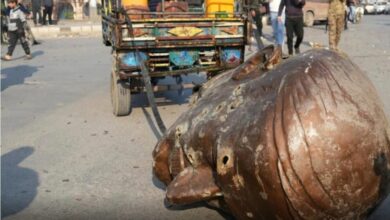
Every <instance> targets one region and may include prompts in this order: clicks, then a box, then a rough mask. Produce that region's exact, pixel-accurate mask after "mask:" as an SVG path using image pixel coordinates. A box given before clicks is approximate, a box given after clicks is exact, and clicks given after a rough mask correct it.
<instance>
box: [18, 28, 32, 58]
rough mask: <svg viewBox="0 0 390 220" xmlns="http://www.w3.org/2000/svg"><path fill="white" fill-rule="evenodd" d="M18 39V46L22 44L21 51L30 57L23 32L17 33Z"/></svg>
mask: <svg viewBox="0 0 390 220" xmlns="http://www.w3.org/2000/svg"><path fill="white" fill-rule="evenodd" d="M18 38H19V39H20V44H22V47H23V50H24V52H25V53H26V55H30V53H31V52H30V47H29V46H28V41H27V38H26V34H25V32H24V31H23V32H19V33H18Z"/></svg>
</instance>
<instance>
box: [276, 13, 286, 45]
mask: <svg viewBox="0 0 390 220" xmlns="http://www.w3.org/2000/svg"><path fill="white" fill-rule="evenodd" d="M283 21H284V19H282V21H281V22H279V21H278V20H277V19H276V22H277V23H276V24H277V28H276V43H277V44H278V45H280V46H282V47H283V43H284V22H283Z"/></svg>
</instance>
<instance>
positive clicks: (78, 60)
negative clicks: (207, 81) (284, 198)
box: [1, 15, 390, 220]
mask: <svg viewBox="0 0 390 220" xmlns="http://www.w3.org/2000/svg"><path fill="white" fill-rule="evenodd" d="M265 33H266V34H270V33H271V31H270V29H269V27H267V28H265ZM389 36H390V16H385V15H382V16H366V17H364V20H363V23H361V24H358V25H350V29H349V30H348V31H345V32H343V36H342V41H341V48H342V49H343V50H344V51H345V52H346V53H347V54H348V55H349V56H350V57H351V58H352V60H353V61H355V62H356V63H357V64H358V65H359V66H360V67H361V68H362V69H363V70H364V71H366V72H367V74H368V76H369V78H370V79H371V80H372V82H373V83H374V85H375V87H376V88H377V90H378V93H379V95H380V97H381V99H382V101H383V102H384V108H385V111H386V114H387V116H388V117H389V118H390V87H389V85H390V77H389V75H390V71H389V63H390V38H389ZM309 42H318V43H322V44H325V45H327V35H326V34H325V33H324V26H323V25H319V26H315V27H313V28H307V29H305V39H304V43H303V47H302V51H304V50H307V49H309ZM32 51H33V55H34V59H33V60H28V61H27V60H24V59H23V58H22V56H23V52H22V49H21V47H20V46H18V47H17V49H16V51H15V54H14V57H15V58H17V59H16V60H14V61H12V62H2V67H1V101H2V105H1V132H2V139H1V141H2V152H1V171H2V172H1V199H2V201H1V206H2V217H6V219H10V220H11V219H23V220H24V219H224V217H223V216H222V215H221V214H219V213H218V212H216V211H215V210H212V209H209V208H206V207H204V206H201V205H196V206H192V207H183V208H167V207H166V206H165V204H164V188H163V185H162V184H161V183H160V182H158V181H157V180H155V179H154V178H153V175H152V157H151V153H152V150H153V148H154V145H155V144H156V142H157V139H158V138H159V137H160V135H161V134H160V133H159V132H158V129H157V127H156V125H155V123H154V121H153V118H152V117H151V115H152V114H151V111H150V109H149V108H148V107H147V101H146V97H145V95H135V96H134V97H133V100H132V103H133V106H134V108H133V110H132V113H131V115H130V116H128V117H120V118H116V117H114V116H113V115H112V113H111V104H110V97H109V76H110V75H109V74H110V69H111V66H110V65H111V58H110V48H108V47H104V46H103V45H102V43H101V39H99V38H63V39H52V40H44V41H43V42H42V44H41V45H38V46H34V47H33V48H32ZM4 53H5V48H2V55H3V54H4ZM201 80H203V78H202V76H195V75H194V76H190V77H186V79H185V81H186V82H191V81H201ZM166 82H167V83H169V82H168V81H166ZM190 94H191V91H190V90H185V91H184V92H183V94H179V93H178V92H177V91H169V92H163V93H158V97H159V98H158V101H159V103H160V111H161V115H162V118H163V119H164V121H165V123H166V124H167V125H168V126H169V125H170V124H172V123H173V122H174V121H175V119H176V118H178V116H179V115H180V113H182V112H183V111H185V110H186V108H187V102H188V98H189V96H190ZM372 219H390V199H387V200H385V203H384V204H383V206H382V207H381V208H380V209H379V210H378V211H377V212H376V213H374V215H373V216H372Z"/></svg>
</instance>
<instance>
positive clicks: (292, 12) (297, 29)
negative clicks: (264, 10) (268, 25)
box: [278, 0, 306, 56]
mask: <svg viewBox="0 0 390 220" xmlns="http://www.w3.org/2000/svg"><path fill="white" fill-rule="evenodd" d="M305 3H306V1H305V0H282V1H281V2H280V5H279V12H278V19H279V21H280V22H282V17H281V16H282V13H283V9H284V7H286V21H285V25H286V33H287V34H286V35H287V46H288V54H289V55H290V56H292V55H293V39H294V33H295V35H296V36H297V40H296V41H295V45H294V49H295V54H299V53H300V50H299V46H300V45H301V43H302V40H303V10H302V8H303V6H304V5H305Z"/></svg>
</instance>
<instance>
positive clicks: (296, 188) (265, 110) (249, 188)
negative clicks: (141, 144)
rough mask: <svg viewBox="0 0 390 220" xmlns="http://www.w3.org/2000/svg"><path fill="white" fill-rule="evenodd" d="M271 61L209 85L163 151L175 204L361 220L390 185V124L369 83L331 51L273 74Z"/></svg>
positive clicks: (162, 172) (161, 163)
mask: <svg viewBox="0 0 390 220" xmlns="http://www.w3.org/2000/svg"><path fill="white" fill-rule="evenodd" d="M262 59H263V58H262V56H257V57H253V58H251V59H250V60H248V61H247V62H246V63H245V64H244V65H242V66H240V67H239V68H237V69H236V70H234V71H231V72H228V73H225V74H222V75H219V76H217V78H214V79H212V80H210V81H209V82H208V83H206V84H205V86H204V88H203V90H201V91H200V95H199V96H200V97H201V98H200V99H198V100H197V101H196V102H195V104H193V105H192V106H191V107H190V109H189V110H188V111H187V112H185V113H184V114H183V115H181V116H180V118H179V119H178V120H177V122H176V123H175V124H174V125H172V127H171V128H170V129H169V130H168V131H167V133H166V135H165V136H164V138H163V139H162V140H161V141H160V142H159V143H158V145H157V147H156V149H155V151H154V153H153V156H154V162H155V163H154V172H155V174H156V176H157V177H158V178H159V179H160V180H161V181H163V182H164V183H165V184H166V185H167V186H168V187H167V199H168V201H170V202H171V203H174V204H189V203H193V202H197V201H202V200H203V201H210V200H213V201H223V203H222V205H224V204H225V205H227V206H228V207H229V208H228V209H229V211H230V212H231V213H232V214H233V215H234V216H235V217H236V218H237V219H246V218H253V219H273V218H281V219H291V218H295V217H297V218H298V217H299V218H309V219H311V218H316V217H321V218H331V217H332V216H333V217H335V216H336V217H340V218H343V217H345V216H348V217H351V216H350V215H353V217H360V216H362V215H363V214H364V213H365V212H366V211H367V210H368V209H369V208H370V207H372V205H373V204H376V202H377V201H378V198H380V197H381V196H383V195H384V192H382V191H380V184H381V185H383V184H382V183H380V182H381V181H382V182H383V180H385V179H386V178H387V177H386V178H382V177H383V176H386V175H390V174H387V168H386V167H387V166H388V165H389V162H388V160H387V159H386V158H389V157H390V153H389V148H390V137H389V135H388V133H387V132H388V131H387V130H386V129H388V124H387V120H386V118H385V115H384V112H383V110H382V105H381V104H380V101H379V99H378V97H377V95H376V93H375V90H374V88H373V87H372V85H371V84H370V82H369V81H368V79H367V77H366V76H365V75H364V73H362V71H361V70H359V69H358V68H357V66H356V65H354V64H353V63H352V62H351V61H349V60H348V59H347V58H345V57H343V56H341V55H340V54H338V53H335V52H332V51H326V50H314V51H311V52H306V53H304V54H301V55H299V56H297V57H295V58H292V59H289V60H288V61H286V62H285V63H284V64H282V65H280V66H279V67H277V68H275V69H274V70H273V71H269V72H266V73H262V70H261V68H259V66H261V64H262ZM263 66H266V65H263ZM378 155H384V156H383V158H384V159H381V158H382V157H378ZM378 158H379V159H378ZM375 161H376V162H375ZM378 161H379V162H378ZM381 161H382V162H381ZM375 163H376V164H379V165H378V166H377V169H375V170H374V167H373V165H374V164H375ZM380 164H382V165H380ZM378 167H379V168H378ZM380 167H382V168H380ZM374 171H375V172H374ZM381 176H382V177H381ZM381 178H382V180H381ZM217 199H218V200H217ZM340 204H341V205H340ZM219 205H221V203H220V204H219ZM351 210H354V211H351ZM355 210H359V211H358V212H357V211H356V212H355ZM351 213H352V214H351ZM353 217H351V218H353Z"/></svg>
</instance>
